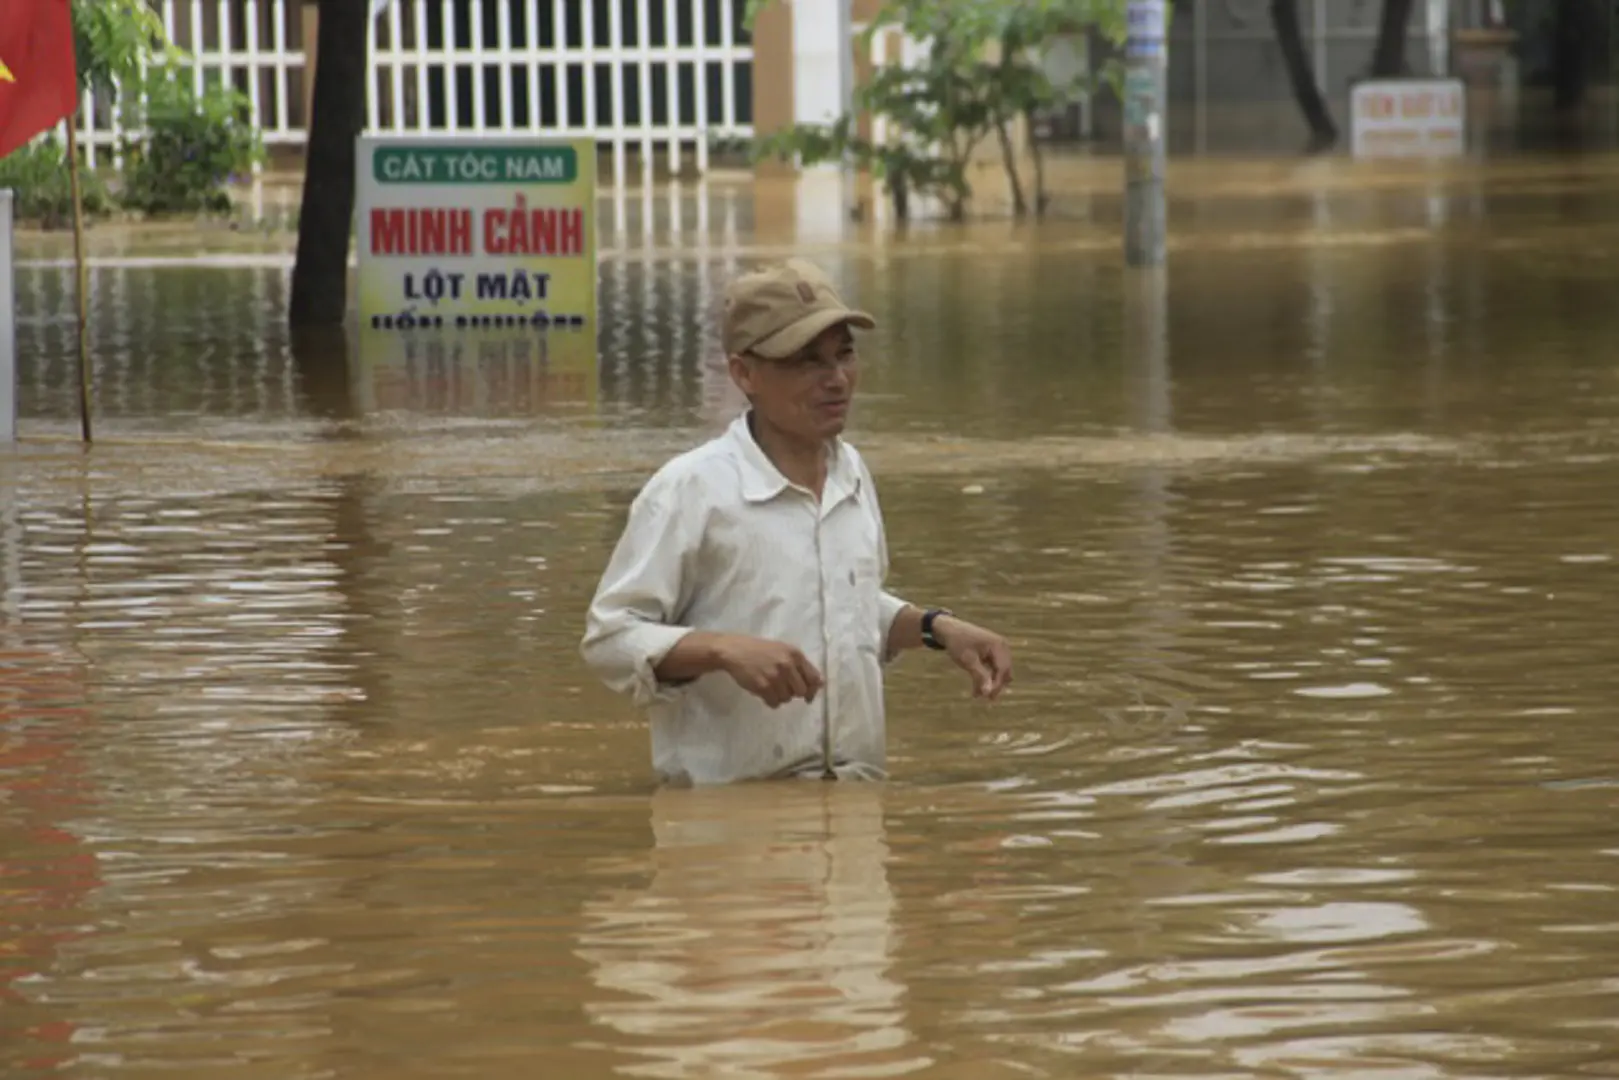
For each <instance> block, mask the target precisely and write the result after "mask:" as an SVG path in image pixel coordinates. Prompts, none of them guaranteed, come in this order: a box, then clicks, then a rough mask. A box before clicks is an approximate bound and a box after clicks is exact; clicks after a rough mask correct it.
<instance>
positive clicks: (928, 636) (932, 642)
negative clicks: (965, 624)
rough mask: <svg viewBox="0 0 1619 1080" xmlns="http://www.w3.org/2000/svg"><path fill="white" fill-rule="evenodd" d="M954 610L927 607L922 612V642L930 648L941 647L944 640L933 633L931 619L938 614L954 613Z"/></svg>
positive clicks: (935, 617)
mask: <svg viewBox="0 0 1619 1080" xmlns="http://www.w3.org/2000/svg"><path fill="white" fill-rule="evenodd" d="M954 614H955V612H953V611H949V610H947V609H945V608H929V609H928V610H927V611H925V612H923V613H922V644H924V645H926V646H927V647H928V648H930V649H941V650H942V649H943V648H944V642H942V641H940V640H939V639H938V638H937V637H935V636H934V635H933V620H934V619H937V618H938V617H939V616H940V615H954Z"/></svg>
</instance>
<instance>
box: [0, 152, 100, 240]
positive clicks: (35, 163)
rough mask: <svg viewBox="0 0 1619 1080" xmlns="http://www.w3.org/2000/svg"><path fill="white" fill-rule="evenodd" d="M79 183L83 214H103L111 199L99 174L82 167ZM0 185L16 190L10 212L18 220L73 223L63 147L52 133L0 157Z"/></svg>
mask: <svg viewBox="0 0 1619 1080" xmlns="http://www.w3.org/2000/svg"><path fill="white" fill-rule="evenodd" d="M79 183H80V186H81V187H82V189H83V192H84V212H85V214H86V215H90V214H100V213H105V212H106V211H107V209H108V208H109V205H110V203H111V200H110V199H109V198H108V197H107V186H106V184H105V183H103V182H102V179H101V177H100V176H98V175H96V174H95V173H93V172H91V171H90V170H88V169H85V168H83V167H82V166H81V167H80V169H79ZM0 188H10V189H11V190H12V191H14V192H15V193H16V201H15V202H14V203H13V204H12V212H13V214H15V215H16V218H17V220H18V221H20V222H21V221H37V222H38V223H39V224H40V225H41V226H42V227H44V228H47V229H60V228H71V227H72V225H73V186H72V183H71V181H70V179H69V177H68V168H67V149H66V147H64V146H63V145H62V144H61V143H60V142H58V141H57V140H56V138H55V136H50V137H47V138H44V139H39V140H36V141H35V142H32V143H30V144H29V145H27V146H24V147H22V148H21V149H19V150H16V151H14V152H13V153H11V154H8V155H6V156H5V157H4V158H0Z"/></svg>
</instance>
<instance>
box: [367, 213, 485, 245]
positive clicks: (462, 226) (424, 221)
mask: <svg viewBox="0 0 1619 1080" xmlns="http://www.w3.org/2000/svg"><path fill="white" fill-rule="evenodd" d="M371 253H372V254H373V255H470V254H472V211H471V210H444V209H436V208H429V209H412V210H399V209H391V210H372V211H371Z"/></svg>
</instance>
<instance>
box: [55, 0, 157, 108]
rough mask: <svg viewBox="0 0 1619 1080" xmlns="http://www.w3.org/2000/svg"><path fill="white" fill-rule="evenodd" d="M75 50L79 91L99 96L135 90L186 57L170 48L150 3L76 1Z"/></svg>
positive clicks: (142, 1)
mask: <svg viewBox="0 0 1619 1080" xmlns="http://www.w3.org/2000/svg"><path fill="white" fill-rule="evenodd" d="M73 49H74V52H75V53H76V54H77V56H78V61H79V85H80V86H85V87H90V88H92V89H94V90H95V91H96V92H98V93H113V92H116V90H117V88H118V87H119V86H121V85H122V86H137V85H139V83H140V82H141V80H142V79H143V78H145V77H147V75H148V73H151V74H156V73H157V72H158V71H159V70H161V69H165V68H173V67H174V66H175V65H176V64H178V63H179V61H180V59H181V57H182V55H183V54H182V53H180V51H179V50H177V49H175V48H174V47H173V46H171V45H170V44H169V42H168V40H167V38H166V37H165V35H164V33H163V19H162V18H161V17H160V16H159V15H158V13H157V9H156V8H154V7H153V6H152V5H151V4H150V3H148V2H147V0H73Z"/></svg>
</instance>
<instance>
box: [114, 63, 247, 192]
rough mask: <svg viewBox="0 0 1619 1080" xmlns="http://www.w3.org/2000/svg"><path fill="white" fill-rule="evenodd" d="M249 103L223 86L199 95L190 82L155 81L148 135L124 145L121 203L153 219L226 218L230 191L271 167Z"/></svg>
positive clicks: (150, 89)
mask: <svg viewBox="0 0 1619 1080" xmlns="http://www.w3.org/2000/svg"><path fill="white" fill-rule="evenodd" d="M247 108H248V101H247V98H246V97H245V96H244V95H243V94H241V93H239V92H237V91H235V90H229V89H225V88H223V87H220V86H209V87H207V88H206V89H205V90H204V91H203V92H202V94H201V95H198V94H197V93H196V92H195V91H194V90H193V89H192V86H191V83H190V81H189V80H184V79H181V80H173V81H171V80H169V79H163V78H159V79H154V80H153V81H152V83H151V84H150V86H149V87H148V89H147V96H146V107H145V121H146V125H145V126H146V131H145V133H144V135H142V136H140V137H137V138H134V139H131V140H129V141H128V142H126V143H125V146H124V161H125V165H124V185H123V192H122V199H121V201H122V202H123V204H124V205H125V206H127V207H129V208H130V209H132V210H141V211H144V212H145V213H148V214H186V213H197V212H218V213H225V212H228V211H229V210H230V195H229V193H228V192H227V191H226V185H228V184H229V183H230V180H231V178H232V177H233V176H236V175H238V174H241V173H244V172H246V171H247V170H249V169H250V168H252V166H253V164H254V163H255V162H258V161H262V160H263V156H264V147H263V143H262V141H261V139H260V137H259V132H258V129H257V128H255V127H254V126H253V125H252V124H250V123H248V122H246V121H245V120H244V119H243V116H244V115H245V113H246V112H247Z"/></svg>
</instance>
